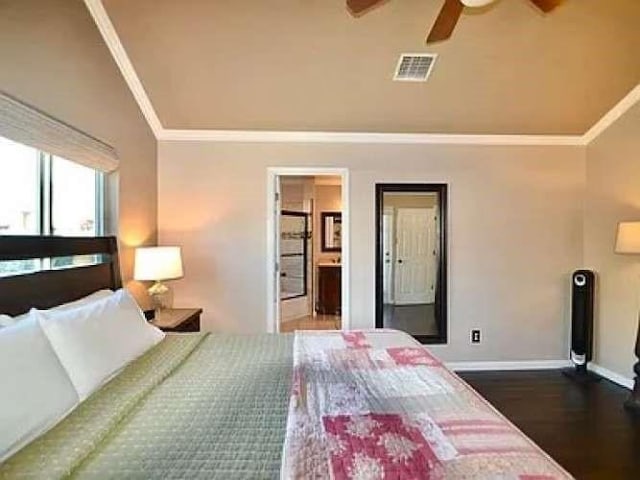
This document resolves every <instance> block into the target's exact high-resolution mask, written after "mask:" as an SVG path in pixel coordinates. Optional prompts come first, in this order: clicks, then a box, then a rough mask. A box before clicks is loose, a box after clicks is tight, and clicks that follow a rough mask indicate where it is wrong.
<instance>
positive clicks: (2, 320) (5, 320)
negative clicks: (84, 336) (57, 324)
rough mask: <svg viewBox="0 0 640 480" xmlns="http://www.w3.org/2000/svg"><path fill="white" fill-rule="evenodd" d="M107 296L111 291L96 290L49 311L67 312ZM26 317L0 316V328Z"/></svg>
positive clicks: (25, 314)
mask: <svg viewBox="0 0 640 480" xmlns="http://www.w3.org/2000/svg"><path fill="white" fill-rule="evenodd" d="M109 295H113V290H109V289H106V288H105V289H103V290H98V291H96V292H93V293H90V294H89V295H87V296H86V297H82V298H79V299H78V300H74V301H73V302H67V303H63V304H61V305H57V306H55V307H52V308H50V309H49V310H68V309H69V308H76V307H79V306H81V305H86V304H87V303H91V302H94V301H96V300H100V299H101V298H106V297H108V296H109ZM28 316H29V314H28V313H24V314H22V315H18V316H17V317H11V316H9V315H0V328H2V327H8V326H9V325H13V324H14V323H17V322H20V321H22V320H24V319H26V318H27V317H28Z"/></svg>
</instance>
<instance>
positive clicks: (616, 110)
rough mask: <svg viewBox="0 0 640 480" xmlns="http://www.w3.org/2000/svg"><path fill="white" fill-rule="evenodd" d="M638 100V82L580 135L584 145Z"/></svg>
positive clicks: (639, 94)
mask: <svg viewBox="0 0 640 480" xmlns="http://www.w3.org/2000/svg"><path fill="white" fill-rule="evenodd" d="M639 101H640V84H638V85H636V86H635V87H634V88H633V89H631V91H630V92H629V93H628V94H627V95H626V96H625V97H624V98H623V99H622V100H620V101H619V102H618V103H617V104H616V105H615V106H614V107H613V108H612V109H611V110H609V111H608V112H607V113H605V114H604V115H603V116H602V118H601V119H600V120H598V121H597V122H596V123H595V125H593V127H591V128H590V129H589V131H588V132H586V133H585V134H584V135H583V136H582V141H583V144H584V145H589V144H590V143H591V142H593V141H594V140H595V139H596V138H598V136H599V135H600V134H601V133H602V132H604V131H605V130H606V129H607V128H609V127H610V126H611V125H612V124H613V123H614V122H615V121H616V120H618V119H619V118H620V117H621V116H622V115H624V114H625V113H626V112H627V111H628V110H629V109H630V108H631V107H633V106H634V105H635V104H636V103H638V102H639Z"/></svg>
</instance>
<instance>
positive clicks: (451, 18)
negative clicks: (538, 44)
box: [347, 0, 564, 43]
mask: <svg viewBox="0 0 640 480" xmlns="http://www.w3.org/2000/svg"><path fill="white" fill-rule="evenodd" d="M385 1H387V0H347V7H348V8H349V10H350V11H351V13H352V14H353V15H355V16H359V15H362V14H364V13H366V12H367V11H368V10H369V9H371V8H373V7H375V6H376V5H378V4H380V3H384V2H385ZM494 1H496V0H445V2H444V5H443V7H442V9H441V10H440V13H439V14H438V18H436V21H435V23H434V24H433V27H431V31H430V32H429V35H428V36H427V43H435V42H441V41H442V40H446V39H448V38H449V37H450V36H451V34H452V33H453V29H454V28H455V27H456V23H458V19H459V18H460V15H461V14H462V10H463V9H464V7H484V6H485V5H489V4H490V3H493V2H494ZM529 1H530V2H531V3H533V4H534V5H535V6H536V7H538V8H539V9H540V10H542V11H543V12H545V13H547V12H550V11H551V10H553V9H554V8H556V7H557V6H558V5H560V4H561V3H562V2H563V1H564V0H529Z"/></svg>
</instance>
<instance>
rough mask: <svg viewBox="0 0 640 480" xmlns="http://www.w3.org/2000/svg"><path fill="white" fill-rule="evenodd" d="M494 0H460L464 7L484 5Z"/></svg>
mask: <svg viewBox="0 0 640 480" xmlns="http://www.w3.org/2000/svg"><path fill="white" fill-rule="evenodd" d="M494 1H495V0H460V3H462V4H463V5H464V6H465V7H472V8H473V7H484V6H486V5H489V4H490V3H493V2H494Z"/></svg>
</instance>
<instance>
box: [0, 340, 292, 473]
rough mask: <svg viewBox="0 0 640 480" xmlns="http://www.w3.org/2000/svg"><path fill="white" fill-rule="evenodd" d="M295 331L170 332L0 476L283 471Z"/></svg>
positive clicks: (12, 460) (18, 456)
mask: <svg viewBox="0 0 640 480" xmlns="http://www.w3.org/2000/svg"><path fill="white" fill-rule="evenodd" d="M292 345H293V337H292V336H290V335H255V336H245V335H221V334H210V335H207V334H196V335H168V336H167V338H166V339H165V340H163V341H162V342H161V343H160V344H159V345H157V346H156V347H154V348H153V349H152V350H150V351H149V352H147V353H146V354H145V355H144V356H142V357H141V358H139V359H138V360H136V361H135V362H133V363H132V364H131V365H129V366H127V368H125V369H124V370H123V371H122V372H121V373H120V374H119V375H118V376H117V377H115V378H114V379H113V380H112V381H111V382H109V383H108V384H107V385H105V386H104V387H103V388H102V389H100V390H99V391H98V392H96V393H95V394H94V395H92V396H91V397H90V398H89V399H88V400H87V401H85V402H84V403H83V404H81V405H80V406H79V407H78V408H77V409H76V410H75V411H73V412H72V413H71V415H69V416H68V417H67V418H66V419H65V420H63V421H62V422H61V423H60V424H59V425H57V426H56V427H55V428H53V429H52V430H50V431H49V432H48V433H47V434H46V435H44V436H43V437H41V438H40V439H38V440H36V441H35V442H33V443H32V444H30V445H29V446H27V447H26V448H24V449H23V450H21V451H20V452H18V453H17V454H16V455H14V456H13V457H11V458H10V459H8V460H7V461H6V462H5V463H4V464H2V465H0V478H12V479H13V478H47V479H49V478H64V477H67V476H71V477H77V478H100V479H103V478H224V479H228V478H277V477H278V476H279V472H280V459H281V454H282V444H283V441H284V433H285V427H286V421H287V407H288V400H289V393H290V382H291V369H292V364H293V362H292Z"/></svg>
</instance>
